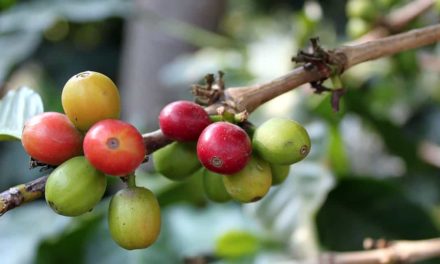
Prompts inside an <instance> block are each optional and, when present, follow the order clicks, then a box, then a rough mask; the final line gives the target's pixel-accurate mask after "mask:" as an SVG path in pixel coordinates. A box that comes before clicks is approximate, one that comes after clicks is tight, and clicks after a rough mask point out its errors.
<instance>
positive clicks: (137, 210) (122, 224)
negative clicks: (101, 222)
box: [108, 187, 160, 250]
mask: <svg viewBox="0 0 440 264" xmlns="http://www.w3.org/2000/svg"><path fill="white" fill-rule="evenodd" d="M108 225H109V229H110V234H111V236H112V238H113V240H114V241H116V243H118V245H120V246H121V247H123V248H125V249H129V250H131V249H141V248H147V247H148V246H150V245H151V244H153V242H154V241H156V239H157V237H158V236H159V233H160V208H159V203H158V201H157V199H156V197H155V196H154V194H153V193H152V192H151V191H150V190H148V189H146V188H143V187H129V188H126V189H122V190H120V191H119V192H117V193H116V194H115V195H114V196H113V197H112V199H111V201H110V205H109V212H108Z"/></svg>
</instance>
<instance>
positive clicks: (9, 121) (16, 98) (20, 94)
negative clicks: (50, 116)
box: [0, 86, 43, 140]
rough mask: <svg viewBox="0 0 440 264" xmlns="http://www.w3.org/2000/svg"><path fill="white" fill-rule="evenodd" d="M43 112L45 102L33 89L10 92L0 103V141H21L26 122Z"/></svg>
mask: <svg viewBox="0 0 440 264" xmlns="http://www.w3.org/2000/svg"><path fill="white" fill-rule="evenodd" d="M42 112H43V101H42V100H41V97H40V96H39V95H38V94H37V93H36V92H34V91H33V90H32V89H30V88H28V87H25V86H23V87H20V88H19V89H17V90H11V91H9V92H8V93H7V94H6V96H5V97H4V98H3V99H2V100H1V102H0V140H14V139H21V132H22V130H23V125H24V123H25V122H26V120H27V119H29V118H30V117H32V116H35V115H37V114H40V113H42Z"/></svg>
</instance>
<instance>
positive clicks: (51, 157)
mask: <svg viewBox="0 0 440 264" xmlns="http://www.w3.org/2000/svg"><path fill="white" fill-rule="evenodd" d="M61 99H62V106H63V109H64V112H65V114H62V113H56V112H45V113H42V114H40V115H37V116H34V117H32V118H31V119H29V120H27V121H26V123H25V125H24V128H23V133H22V144H23V147H24V149H25V150H26V152H27V153H28V154H29V155H30V156H31V157H32V159H33V163H34V164H37V165H44V166H53V167H56V168H55V169H54V170H53V171H52V172H51V173H50V175H49V177H48V179H47V182H46V189H45V198H46V201H47V203H48V205H49V206H50V207H51V208H52V209H53V210H54V211H55V212H57V213H58V214H60V215H64V216H78V215H81V214H84V213H86V212H89V211H91V210H92V209H93V208H94V207H95V206H96V205H97V203H98V202H99V201H100V200H101V198H102V197H103V195H104V192H105V190H106V186H107V181H106V175H108V176H116V177H124V178H123V179H126V180H127V181H128V184H127V185H128V187H127V188H124V189H122V190H120V191H119V192H117V193H116V194H115V195H114V196H113V197H112V199H111V201H110V205H109V212H108V224H109V229H110V233H111V236H112V238H113V239H114V240H115V241H116V242H117V243H118V244H119V245H120V246H121V247H123V248H126V249H138V248H146V247H148V246H149V245H151V244H152V243H153V242H154V241H155V240H156V239H157V237H158V235H159V232H160V225H161V220H160V209H159V203H158V201H157V199H156V197H155V196H154V195H153V193H152V192H151V191H150V190H148V189H146V188H143V187H136V184H135V182H134V174H133V173H134V171H135V170H136V168H137V167H138V166H139V165H140V164H141V163H142V162H143V161H144V159H145V157H146V148H145V146H144V142H143V138H142V135H141V134H140V133H139V132H138V131H137V129H136V128H135V127H134V126H132V125H131V124H128V123H126V122H123V121H121V120H118V118H119V114H120V98H119V92H118V89H117V87H116V86H115V84H114V83H113V81H112V80H111V79H110V78H108V77H107V76H105V75H103V74H101V73H97V72H91V71H87V72H82V73H79V74H77V75H75V76H73V77H72V78H70V79H69V80H68V81H67V83H66V84H65V86H64V88H63V91H62V98H61Z"/></svg>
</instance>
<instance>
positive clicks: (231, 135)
mask: <svg viewBox="0 0 440 264" xmlns="http://www.w3.org/2000/svg"><path fill="white" fill-rule="evenodd" d="M251 153H252V147H251V141H250V139H249V137H248V135H247V134H246V132H245V131H244V130H243V129H242V128H241V127H239V126H237V125H234V124H231V123H228V122H216V123H213V124H211V125H209V126H208V127H207V128H205V130H203V132H202V134H201V135H200V137H199V140H198V142H197V156H198V157H199V160H200V162H201V163H202V164H203V166H205V167H206V168H207V169H208V170H210V171H213V172H217V173H220V174H233V173H236V172H239V171H240V170H242V169H243V168H244V167H245V166H246V164H247V162H248V161H249V158H250V156H251Z"/></svg>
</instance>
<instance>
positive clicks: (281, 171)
mask: <svg viewBox="0 0 440 264" xmlns="http://www.w3.org/2000/svg"><path fill="white" fill-rule="evenodd" d="M269 165H270V171H271V172H272V186H274V185H278V184H280V183H282V182H284V180H285V179H286V178H287V176H289V171H290V166H289V165H275V164H271V163H270V164H269Z"/></svg>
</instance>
